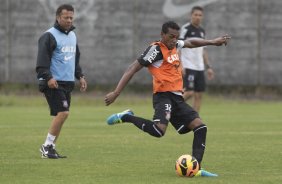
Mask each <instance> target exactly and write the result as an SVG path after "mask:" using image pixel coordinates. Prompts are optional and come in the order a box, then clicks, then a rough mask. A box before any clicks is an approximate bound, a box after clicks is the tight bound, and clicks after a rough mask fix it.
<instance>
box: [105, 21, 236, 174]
mask: <svg viewBox="0 0 282 184" xmlns="http://www.w3.org/2000/svg"><path fill="white" fill-rule="evenodd" d="M179 29H180V28H179V26H178V25H177V24H176V23H175V22H172V21H169V22H166V23H164V24H163V25H162V31H161V40H160V41H157V42H153V43H152V44H151V45H150V46H149V47H148V48H147V49H146V50H145V51H144V53H143V54H142V55H141V56H140V57H139V58H138V59H137V60H135V61H134V62H133V63H132V64H131V65H130V66H129V67H128V69H127V70H126V71H125V73H124V74H123V76H122V78H121V79H120V81H119V83H118V85H117V87H116V89H115V90H114V91H112V92H110V93H108V94H107V95H106V96H105V103H106V105H110V104H111V103H113V102H114V101H115V99H116V98H117V97H118V96H119V94H120V93H121V91H122V90H123V89H124V87H125V86H126V85H127V83H128V82H129V81H130V79H131V78H132V77H133V75H134V74H135V73H137V72H138V71H139V70H140V69H141V68H143V67H147V68H148V70H149V72H150V73H151V74H152V76H153V108H154V110H155V114H154V117H153V121H151V120H147V119H144V118H141V117H137V116H134V113H133V112H132V111H131V110H125V111H123V112H120V113H116V114H113V115H111V116H110V117H109V118H108V119H107V123H108V124H109V125H114V124H118V123H124V122H129V123H132V124H134V125H135V126H136V127H137V128H139V129H141V130H142V131H144V132H147V133H148V134H150V135H151V136H154V137H162V136H164V134H165V132H166V129H167V126H168V123H169V122H171V124H172V125H173V126H174V128H175V129H176V130H177V132H178V133H179V134H185V133H188V132H190V131H191V130H192V131H193V132H194V140H193V150H192V155H193V156H194V157H195V158H196V159H197V160H198V162H199V164H200V166H201V161H202V159H203V155H204V151H205V147H206V134H207V126H206V125H205V124H204V123H203V122H202V120H201V119H200V117H199V114H198V113H197V112H196V111H195V110H194V109H193V108H192V107H190V106H189V105H188V104H186V103H185V101H184V99H183V96H182V94H183V91H182V89H183V80H182V69H181V65H180V60H179V56H178V49H181V48H185V47H188V48H194V47H201V46H206V45H215V46H221V45H226V44H227V41H228V40H229V39H231V37H230V36H228V35H224V36H221V37H218V38H215V39H212V40H205V39H193V40H185V41H181V40H178V37H179ZM197 176H211V177H212V176H217V174H213V173H210V172H208V171H205V170H203V169H202V168H201V169H200V170H199V172H198V173H197Z"/></svg>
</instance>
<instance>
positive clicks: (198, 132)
mask: <svg viewBox="0 0 282 184" xmlns="http://www.w3.org/2000/svg"><path fill="white" fill-rule="evenodd" d="M193 132H194V140H193V150H192V152H193V153H192V155H193V156H194V157H195V158H196V159H197V160H198V162H199V164H200V165H201V162H202V159H203V156H204V152H205V147H206V135H207V126H206V125H205V124H202V125H200V126H198V127H196V128H194V129H193Z"/></svg>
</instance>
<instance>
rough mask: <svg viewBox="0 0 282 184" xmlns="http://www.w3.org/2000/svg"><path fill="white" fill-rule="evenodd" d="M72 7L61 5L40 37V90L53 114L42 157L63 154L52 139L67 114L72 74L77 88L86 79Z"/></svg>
mask: <svg viewBox="0 0 282 184" xmlns="http://www.w3.org/2000/svg"><path fill="white" fill-rule="evenodd" d="M73 17H74V9H73V7H72V6H71V5H68V4H64V5H61V6H60V7H59V8H58V9H57V12H56V23H55V25H54V27H52V28H50V29H49V30H47V31H46V32H45V33H44V34H43V35H42V36H41V37H40V39H39V42H38V56H37V65H36V72H37V77H38V80H39V90H40V91H41V92H43V93H44V95H45V97H46V100H47V102H48V104H49V108H50V114H51V115H52V116H54V118H53V120H52V123H51V126H50V128H49V131H48V135H47V138H46V140H45V143H44V144H43V145H42V146H41V148H40V152H41V156H42V158H53V159H58V158H66V156H62V155H59V154H58V152H57V151H56V149H55V142H56V140H57V139H58V136H59V134H60V132H61V129H62V126H63V124H64V122H65V120H66V119H67V117H68V115H69V107H70V103H71V92H72V90H73V88H74V83H75V78H77V79H79V82H80V90H81V91H85V90H86V88H87V82H86V80H85V78H84V75H83V74H82V70H81V67H80V66H79V58H80V52H79V48H78V45H77V39H76V35H75V33H74V32H73V30H74V26H73V25H72V22H73Z"/></svg>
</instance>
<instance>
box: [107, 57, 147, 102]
mask: <svg viewBox="0 0 282 184" xmlns="http://www.w3.org/2000/svg"><path fill="white" fill-rule="evenodd" d="M141 68H143V66H142V65H140V64H139V62H138V61H137V60H135V61H134V62H133V63H132V64H131V65H130V66H129V67H128V68H127V70H126V71H125V72H124V74H123V76H122V77H121V79H120V81H119V83H118V85H117V87H116V89H115V90H114V91H112V92H110V93H108V94H107V95H106V96H105V104H106V105H110V104H111V103H113V102H114V101H115V99H116V98H117V97H118V96H119V94H120V93H121V92H122V90H123V89H124V87H125V86H126V85H127V83H128V82H129V81H130V79H131V78H132V77H133V75H134V74H135V73H136V72H138V71H139V70H140V69H141Z"/></svg>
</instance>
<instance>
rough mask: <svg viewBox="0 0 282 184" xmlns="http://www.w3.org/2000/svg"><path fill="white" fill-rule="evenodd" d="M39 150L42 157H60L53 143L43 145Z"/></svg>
mask: <svg viewBox="0 0 282 184" xmlns="http://www.w3.org/2000/svg"><path fill="white" fill-rule="evenodd" d="M39 151H40V152H41V157H42V158H51V159H58V158H59V157H58V154H57V152H56V150H55V149H54V148H53V145H47V146H44V145H42V146H41V148H40V149H39Z"/></svg>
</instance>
